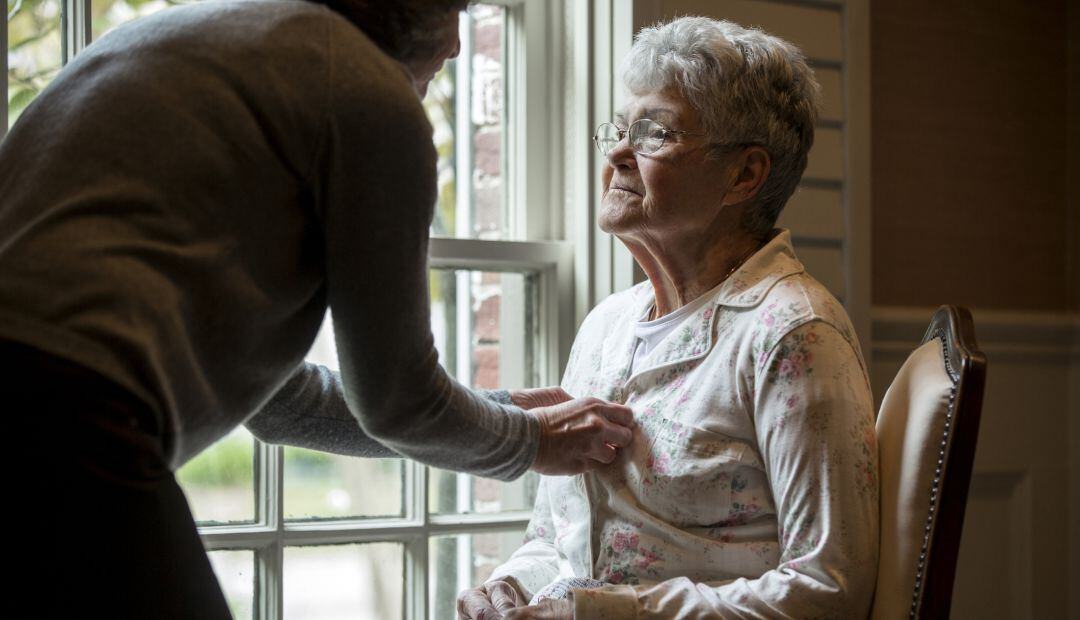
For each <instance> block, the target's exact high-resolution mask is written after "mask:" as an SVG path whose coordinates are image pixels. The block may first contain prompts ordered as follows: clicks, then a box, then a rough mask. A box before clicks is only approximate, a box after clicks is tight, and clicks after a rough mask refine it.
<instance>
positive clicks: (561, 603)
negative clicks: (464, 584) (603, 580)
mask: <svg viewBox="0 0 1080 620" xmlns="http://www.w3.org/2000/svg"><path fill="white" fill-rule="evenodd" d="M457 610H458V620H573V619H574V604H573V602H571V601H569V600H553V599H547V600H544V601H541V602H540V603H538V604H536V605H529V604H528V601H526V600H525V599H524V597H522V595H521V593H519V592H518V591H517V589H515V588H514V587H513V586H512V585H511V584H510V583H509V582H506V581H491V582H488V583H485V584H482V585H480V586H479V587H476V588H473V589H471V590H465V591H463V592H462V593H461V594H459V595H458V601H457Z"/></svg>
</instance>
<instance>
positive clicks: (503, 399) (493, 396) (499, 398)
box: [475, 390, 514, 405]
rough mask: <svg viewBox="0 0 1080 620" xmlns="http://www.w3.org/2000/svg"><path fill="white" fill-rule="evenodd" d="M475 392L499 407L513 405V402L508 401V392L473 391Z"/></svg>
mask: <svg viewBox="0 0 1080 620" xmlns="http://www.w3.org/2000/svg"><path fill="white" fill-rule="evenodd" d="M475 392H476V393H477V394H480V395H481V396H483V397H484V398H486V399H488V400H490V401H492V402H495V403H499V404H500V405H513V404H514V401H512V400H511V399H510V390H475Z"/></svg>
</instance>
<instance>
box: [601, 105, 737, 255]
mask: <svg viewBox="0 0 1080 620" xmlns="http://www.w3.org/2000/svg"><path fill="white" fill-rule="evenodd" d="M641 118H649V119H652V120H654V121H657V122H658V123H660V124H661V125H663V126H664V127H666V128H667V129H673V130H682V131H687V132H691V133H696V134H700V133H704V128H703V127H702V125H701V121H700V118H699V115H698V113H697V112H696V111H695V110H694V109H693V108H692V107H691V106H690V104H689V103H688V102H687V101H686V100H685V99H683V97H682V96H681V95H679V94H677V93H672V92H670V91H663V92H656V93H650V94H645V95H639V96H631V97H630V98H629V99H627V101H626V105H625V107H624V108H623V110H622V111H621V112H620V113H619V114H617V115H616V117H615V119H614V122H615V124H616V125H617V126H618V127H619V128H620V129H626V128H627V127H629V126H630V124H631V123H633V122H634V121H636V120H638V119H641ZM708 144H709V141H708V139H707V138H705V137H704V136H700V135H683V134H677V135H668V136H667V139H666V140H665V141H664V145H663V146H662V147H660V149H659V150H657V151H656V152H654V153H649V154H643V153H636V152H634V149H633V148H632V147H631V146H630V143H629V138H624V139H623V140H622V141H621V142H619V144H618V145H617V146H616V147H615V148H613V149H612V150H611V152H609V153H608V155H607V162H606V165H605V166H604V169H603V179H602V182H603V195H602V198H601V209H600V222H599V223H600V228H601V229H602V230H604V231H606V232H609V233H613V234H616V235H619V236H621V237H631V238H636V237H649V238H653V239H656V240H660V241H663V240H665V239H669V240H673V239H680V238H685V235H686V234H693V232H694V231H702V232H703V231H704V227H705V226H708V224H709V223H710V222H712V221H713V219H715V216H716V215H717V214H718V213H719V210H720V208H721V199H722V198H723V196H724V194H725V193H726V192H727V190H728V188H730V187H731V184H732V183H733V182H734V180H735V179H734V177H735V171H734V170H733V169H731V168H730V166H728V165H727V160H726V158H724V159H720V160H716V159H707V158H706V157H705V155H706V153H707V152H708V149H707V146H708Z"/></svg>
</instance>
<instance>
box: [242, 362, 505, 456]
mask: <svg viewBox="0 0 1080 620" xmlns="http://www.w3.org/2000/svg"><path fill="white" fill-rule="evenodd" d="M477 393H478V394H480V395H482V396H483V397H484V398H487V399H488V400H491V401H494V402H497V403H504V404H509V403H510V394H509V392H507V391H505V390H477ZM244 426H246V427H247V429H248V430H249V431H251V434H252V435H254V436H255V437H257V438H258V439H259V440H260V441H263V442H266V443H271V444H285V445H289V446H296V447H298V448H307V449H309V450H320V451H322V452H333V453H334V454H343V455H345V456H363V457H372V458H400V457H401V455H400V454H398V453H397V452H394V451H393V450H391V449H389V448H387V447H386V446H384V445H382V444H381V443H379V442H377V441H375V440H374V439H372V438H371V437H369V436H368V435H367V434H366V433H364V430H363V429H362V428H360V424H358V423H357V421H356V417H355V416H353V414H352V412H350V411H349V406H348V405H347V404H346V403H345V391H344V388H343V387H342V384H341V375H340V374H339V373H337V372H334V371H332V370H330V369H329V368H327V367H325V366H319V365H317V364H310V363H305V364H303V365H301V366H300V368H298V369H297V370H296V372H295V373H293V375H292V376H291V377H290V378H289V380H288V381H286V382H285V385H283V386H281V388H280V389H278V391H277V392H276V393H275V394H274V396H273V397H272V398H271V399H270V401H269V402H267V403H266V404H265V405H263V407H262V408H261V409H260V410H259V411H258V412H257V413H256V414H255V415H253V416H252V417H251V418H249V419H248V420H247V421H246V422H244Z"/></svg>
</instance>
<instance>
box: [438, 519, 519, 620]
mask: <svg viewBox="0 0 1080 620" xmlns="http://www.w3.org/2000/svg"><path fill="white" fill-rule="evenodd" d="M524 536H525V531H524V530H511V531H508V532H493V533H490V534H465V535H461V536H440V537H436V538H432V539H431V542H430V545H429V552H428V553H429V557H430V563H429V568H428V598H429V599H430V601H431V609H430V613H428V617H429V618H431V620H439V619H441V618H454V617H456V615H455V614H456V613H457V612H456V601H457V595H458V592H460V591H462V590H464V589H466V588H472V587H475V586H477V585H479V584H481V583H483V582H484V581H486V580H487V578H488V577H489V576H491V572H492V571H493V570H495V567H497V566H499V565H500V564H502V563H503V562H505V561H506V560H507V558H509V557H510V554H512V553H513V552H514V551H515V550H517V548H518V547H520V546H521V541H522V539H523V538H524Z"/></svg>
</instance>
